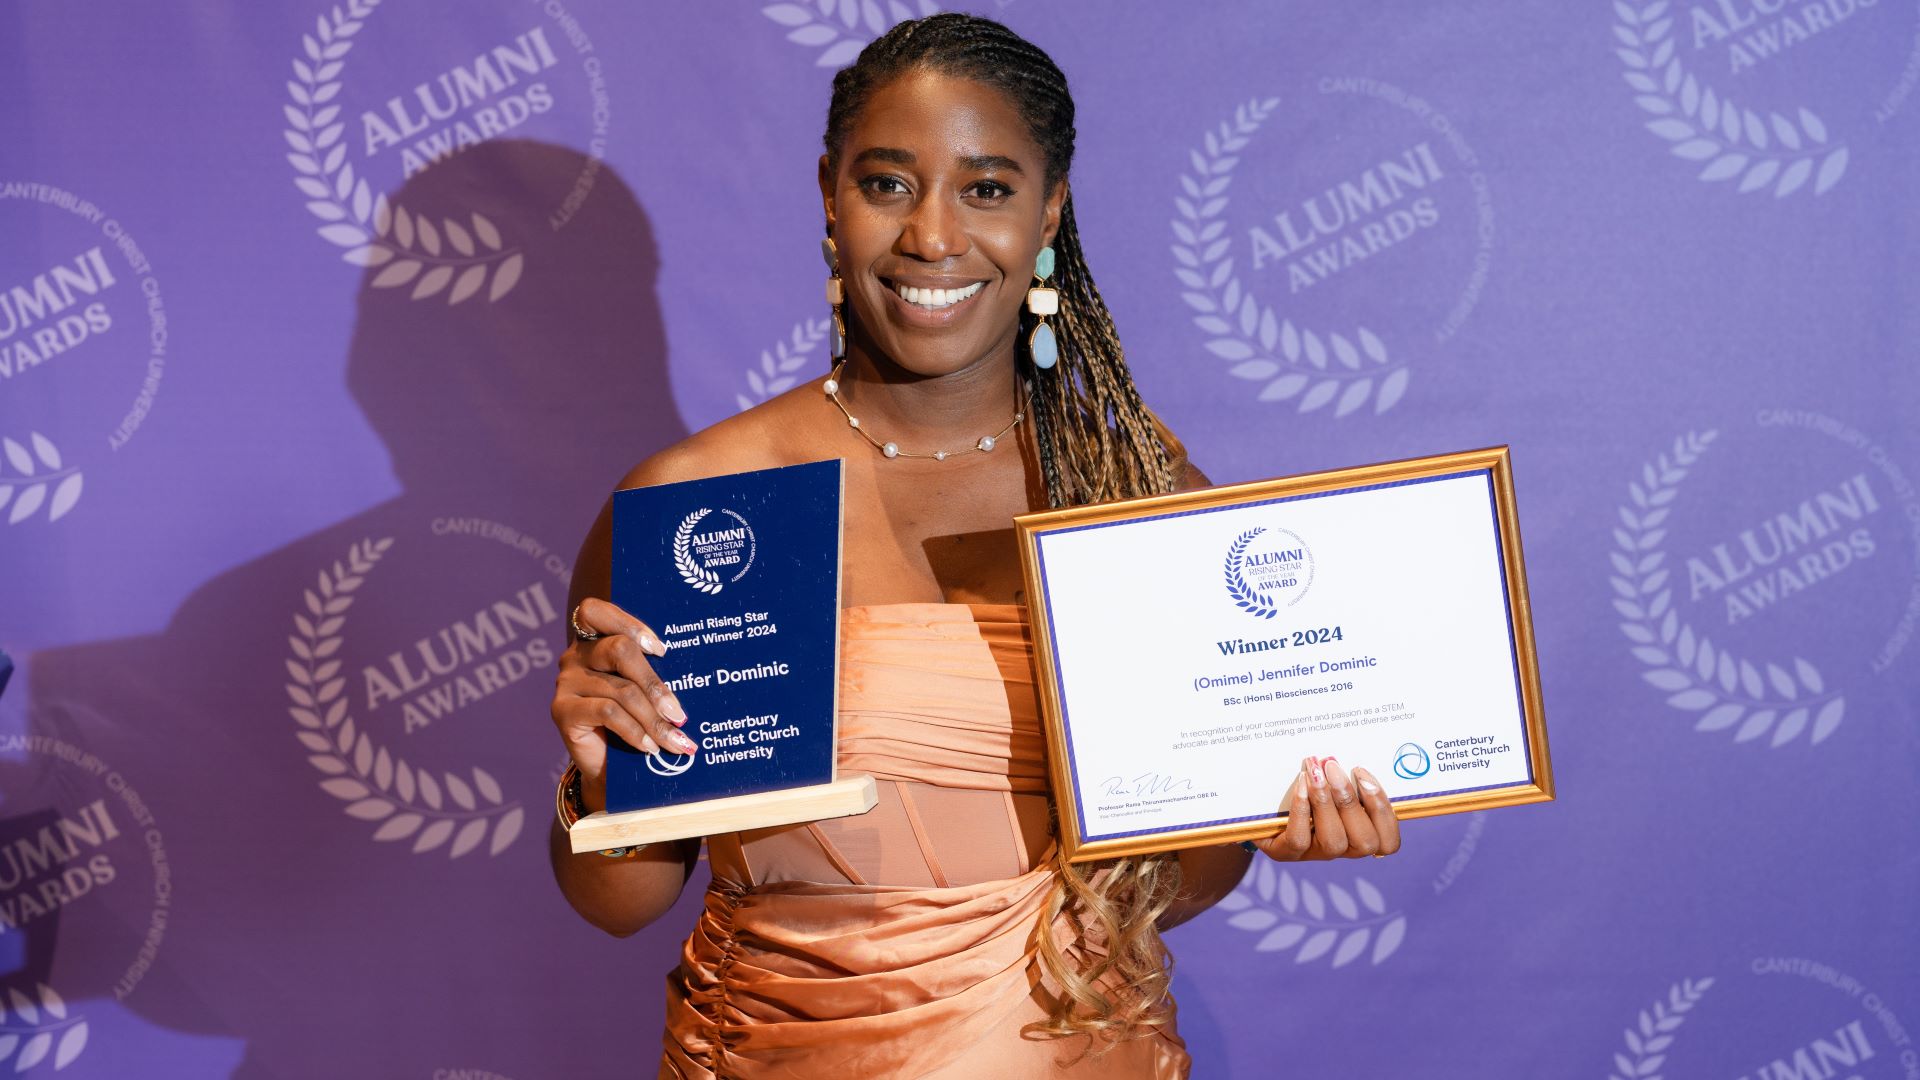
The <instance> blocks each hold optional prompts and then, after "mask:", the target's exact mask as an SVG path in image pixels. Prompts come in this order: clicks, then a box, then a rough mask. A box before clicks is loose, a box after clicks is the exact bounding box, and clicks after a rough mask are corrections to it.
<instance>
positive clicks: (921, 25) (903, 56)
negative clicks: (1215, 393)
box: [826, 13, 1175, 506]
mask: <svg viewBox="0 0 1920 1080" xmlns="http://www.w3.org/2000/svg"><path fill="white" fill-rule="evenodd" d="M922 69H930V70H933V71H938V72H941V73H943V74H948V75H954V76H957V77H961V78H966V79H971V80H973V81H975V82H979V83H983V84H985V85H987V86H991V87H993V88H994V89H996V90H999V91H1001V92H1002V93H1004V94H1006V95H1007V97H1008V98H1010V99H1011V100H1012V101H1013V103H1014V105H1015V106H1016V107H1017V108H1018V110H1019V112H1020V114H1021V115H1022V116H1023V117H1025V118H1026V121H1027V129H1028V132H1029V134H1031V135H1032V137H1033V140H1034V142H1036V143H1038V144H1039V146H1040V148H1041V150H1042V151H1043V152H1044V153H1045V154H1046V189H1047V191H1049V192H1051V191H1052V190H1053V188H1054V185H1056V184H1058V183H1060V182H1062V181H1064V180H1065V179H1066V177H1067V170H1068V168H1069V167H1070V166H1071V165H1072V164H1073V142H1074V128H1073V97H1072V95H1071V94H1069V93H1068V91H1067V77H1066V75H1064V74H1062V73H1061V71H1060V68H1059V67H1058V66H1057V65H1056V64H1054V62H1053V60H1052V59H1051V58H1049V57H1048V56H1047V54H1046V53H1044V52H1041V51H1040V50H1039V49H1038V48H1036V47H1034V46H1033V45H1032V44H1031V43H1029V42H1028V41H1027V40H1026V39H1024V38H1022V37H1020V36H1019V35H1018V34H1015V33H1014V32H1013V31H1011V30H1009V29H1007V28H1006V27H1005V26H1002V25H1000V24H999V23H997V22H994V21H993V20H991V19H983V18H979V17H977V16H973V15H961V14H954V13H947V14H940V15H933V16H929V17H928V18H925V19H915V20H911V21H908V22H903V23H900V24H899V25H897V26H895V27H894V28H893V29H892V30H889V31H888V32H887V33H886V34H885V35H884V36H882V37H881V38H880V39H879V40H877V41H875V42H873V43H872V44H870V45H868V46H867V47H866V48H865V49H863V50H862V51H861V53H860V58H859V59H858V60H856V61H855V62H854V64H853V66H852V67H849V68H845V69H843V70H841V71H840V72H839V73H837V74H835V75H834V77H833V100H832V103H831V104H830V105H829V106H828V108H827V131H826V150H827V162H828V167H829V169H831V170H835V171H837V170H838V169H839V165H840V151H841V148H842V147H843V146H844V145H845V144H846V138H847V133H848V132H849V131H850V130H851V129H852V127H853V121H854V118H855V117H857V116H858V115H859V113H860V110H861V109H862V108H864V107H865V106H866V103H867V101H868V99H869V98H870V97H872V95H873V92H874V91H875V90H878V89H879V88H880V87H882V86H884V85H886V84H887V83H890V82H892V81H893V80H894V79H896V78H898V77H899V76H901V75H903V74H906V73H907V72H909V71H913V70H922ZM1053 253H1054V277H1053V281H1052V284H1053V286H1054V287H1055V288H1057V289H1059V290H1060V314H1059V315H1057V316H1055V317H1054V319H1053V323H1052V325H1053V328H1054V335H1055V338H1056V339H1057V340H1058V342H1059V344H1060V360H1059V363H1057V364H1055V365H1054V367H1053V368H1052V369H1050V370H1047V371H1039V370H1037V369H1035V368H1034V367H1033V363H1032V359H1031V358H1030V357H1028V356H1027V355H1026V349H1025V347H1024V344H1023V345H1022V347H1021V349H1020V358H1019V365H1020V369H1021V371H1022V372H1023V373H1024V374H1026V375H1027V377H1028V378H1030V379H1032V380H1033V381H1034V386H1035V401H1034V406H1033V410H1032V412H1033V429H1034V442H1035V444H1036V445H1037V447H1038V449H1039V456H1040V469H1041V475H1042V477H1043V478H1044V479H1045V481H1046V485H1047V499H1048V501H1049V502H1050V503H1052V504H1053V505H1054V506H1074V505H1078V504H1080V503H1088V502H1105V501H1108V500H1111V499H1122V498H1127V497H1129V496H1133V495H1153V494H1158V493H1160V492H1164V491H1171V490H1173V485H1174V480H1175V476H1174V469H1173V464H1172V462H1171V461H1170V460H1169V455H1168V451H1167V447H1166V445H1165V443H1164V442H1163V441H1162V439H1161V437H1160V435H1159V433H1158V431H1157V430H1156V428H1155V425H1154V421H1153V415H1152V414H1151V413H1150V412H1148V411H1147V407H1146V405H1145V404H1144V403H1143V402H1142V401H1141V400H1140V392H1139V391H1138V390H1137V389H1135V387H1134V385H1133V376H1132V374H1131V373H1130V372H1129V371H1128V369H1127V361H1126V355H1125V353H1124V352H1123V351H1122V350H1121V348H1120V336H1119V334H1118V333H1117V332H1116V331H1115V330H1114V326H1113V316H1112V315H1111V314H1109V313H1108V311H1107V305H1106V302H1105V301H1103V300H1102V299H1101V298H1100V290H1099V288H1098V287H1097V286H1095V285H1094V283H1093V272H1092V271H1091V270H1089V269H1088V268H1087V260H1086V256H1085V254H1084V253H1083V252H1082V250H1081V248H1080V232H1079V228H1078V226H1077V225H1076V223H1075V220H1074V213H1073V195H1072V193H1071V192H1069V193H1068V195H1067V198H1066V202H1065V205H1064V206H1063V207H1062V209H1061V212H1060V228H1059V231H1058V232H1057V233H1056V234H1055V235H1054V238H1053ZM1033 321H1034V320H1033V316H1031V315H1028V314H1026V313H1025V312H1022V314H1021V317H1020V340H1021V342H1022V343H1024V342H1025V341H1026V337H1027V332H1028V331H1029V330H1031V329H1032V326H1033Z"/></svg>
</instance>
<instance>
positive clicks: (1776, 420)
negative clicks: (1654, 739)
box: [1610, 409, 1920, 747]
mask: <svg viewBox="0 0 1920 1080" xmlns="http://www.w3.org/2000/svg"><path fill="white" fill-rule="evenodd" d="M1756 477H1765V478H1767V480H1766V482H1764V483H1756V482H1755V480H1754V478H1756ZM1702 489H1704V490H1702ZM1627 497H1628V501H1627V502H1626V503H1623V504H1622V505H1621V506H1620V507H1619V508H1618V511H1617V514H1618V520H1617V521H1616V523H1615V525H1614V529H1613V541H1614V545H1613V546H1614V550H1613V552H1612V554H1611V556H1610V559H1611V562H1612V567H1613V574H1612V576H1611V578H1610V581H1611V584H1612V586H1613V591H1614V596H1613V607H1614V610H1615V611H1616V612H1617V613H1618V614H1619V615H1620V617H1621V619H1622V620H1623V621H1622V622H1621V623H1620V624H1619V625H1620V632H1621V633H1622V634H1623V635H1625V637H1626V638H1627V641H1628V645H1629V649H1630V651H1631V653H1632V655H1633V657H1634V658H1635V659H1636V660H1638V661H1640V663H1641V664H1642V665H1643V666H1644V669H1645V670H1644V671H1643V672H1642V676H1643V678H1645V679H1646V681H1647V682H1648V683H1649V684H1650V685H1651V686H1653V687H1654V688H1655V689H1656V690H1658V691H1660V692H1661V693H1662V694H1664V695H1665V696H1666V701H1667V704H1668V705H1669V706H1671V707H1672V708H1674V709H1675V710H1678V711H1679V712H1681V713H1684V714H1687V715H1689V716H1691V717H1692V718H1693V724H1694V727H1695V729H1696V730H1699V731H1706V732H1724V733H1727V734H1729V735H1731V736H1732V738H1733V739H1734V741H1736V742H1752V741H1757V740H1765V742H1766V743H1767V745H1769V746H1773V747H1778V746H1783V745H1785V744H1787V743H1789V742H1792V741H1794V740H1796V739H1798V738H1801V737H1802V736H1804V737H1805V738H1806V739H1807V740H1808V742H1809V743H1813V744H1817V743H1820V742H1822V741H1823V740H1825V739H1827V738H1828V737H1829V736H1831V735H1832V734H1833V732H1834V731H1835V729H1837V728H1838V727H1839V726H1840V723H1841V721H1842V720H1843V719H1844V718H1845V716H1846V714H1847V695H1848V694H1849V693H1852V692H1856V691H1860V690H1865V689H1867V688H1868V686H1869V685H1870V681H1871V679H1872V677H1873V676H1877V675H1879V674H1881V673H1883V672H1885V671H1887V670H1888V669H1889V668H1890V667H1892V666H1893V664H1894V663H1895V661H1896V660H1897V658H1898V657H1899V656H1900V655H1901V654H1902V653H1903V652H1905V650H1906V648H1907V646H1908V644H1909V643H1910V642H1911V640H1912V638H1913V636H1914V634H1915V632H1916V630H1920V571H1916V566H1917V565H1920V564H1917V563H1916V556H1920V499H1916V489H1915V484H1914V482H1913V480H1912V479H1911V478H1910V477H1909V476H1908V475H1907V473H1906V472H1905V470H1904V469H1902V468H1901V466H1900V465H1899V464H1897V463H1896V462H1894V461H1893V460H1892V459H1891V457H1889V455H1888V454H1887V452H1886V450H1885V449H1884V448H1882V447H1881V446H1880V445H1879V444H1878V443H1876V442H1874V441H1873V439H1872V438H1871V437H1870V436H1868V435H1867V434H1865V433H1864V432H1861V431H1859V430H1858V429H1856V428H1853V427H1851V426H1849V425H1847V424H1845V423H1843V422H1841V421H1839V420H1836V419H1834V418H1832V417H1828V416H1823V415H1821V414H1819V413H1814V412H1808V411H1805V410H1797V409H1766V410H1761V411H1760V412H1759V413H1757V414H1756V415H1755V416H1754V418H1753V421H1752V422H1751V423H1750V424H1743V425H1740V426H1739V427H1737V428H1735V429H1733V430H1731V431H1729V432H1727V433H1724V434H1723V433H1722V432H1720V431H1717V430H1701V431H1691V432H1687V433H1686V434H1683V435H1681V436H1680V437H1679V438H1677V439H1675V440H1674V443H1673V445H1672V446H1671V447H1669V448H1668V449H1666V450H1664V451H1662V452H1660V453H1658V454H1656V455H1655V456H1654V457H1653V458H1652V459H1651V460H1649V461H1647V462H1645V463H1644V464H1643V465H1642V466H1641V468H1640V470H1639V472H1638V473H1637V475H1636V476H1635V477H1634V479H1633V480H1632V481H1631V482H1629V483H1628V485H1627ZM1817 611H1847V612H1849V613H1850V616H1849V618H1848V619H1846V620H1843V621H1842V622H1840V623H1831V622H1830V624H1829V626H1828V629H1827V631H1825V632H1823V633H1821V634H1819V635H1810V634H1808V633H1806V627H1807V626H1808V625H1810V623H1809V619H1810V617H1811V614H1812V613H1814V612H1817Z"/></svg>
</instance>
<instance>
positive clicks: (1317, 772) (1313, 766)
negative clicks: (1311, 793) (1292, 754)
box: [1307, 758, 1327, 788]
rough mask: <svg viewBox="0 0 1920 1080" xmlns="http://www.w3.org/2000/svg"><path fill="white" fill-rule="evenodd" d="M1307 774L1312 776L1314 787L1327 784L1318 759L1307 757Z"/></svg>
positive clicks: (1325, 775)
mask: <svg viewBox="0 0 1920 1080" xmlns="http://www.w3.org/2000/svg"><path fill="white" fill-rule="evenodd" d="M1307 774H1308V775H1309V776H1312V777H1313V786H1314V787H1317V788H1319V787H1326V786H1327V774H1326V773H1325V772H1324V771H1322V770H1321V768H1320V759H1318V758H1308V759H1307Z"/></svg>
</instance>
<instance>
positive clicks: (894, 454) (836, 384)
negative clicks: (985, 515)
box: [820, 360, 1027, 461]
mask: <svg viewBox="0 0 1920 1080" xmlns="http://www.w3.org/2000/svg"><path fill="white" fill-rule="evenodd" d="M846 366H847V362H846V361H845V360H842V361H840V362H839V363H838V364H835V365H834V366H833V373H832V374H831V375H828V376H827V381H826V383H825V384H823V385H822V386H821V387H820V389H822V390H825V391H826V392H827V400H828V401H831V402H833V404H834V406H835V407H836V408H838V409H839V410H840V415H842V416H844V417H846V418H847V426H848V427H850V428H852V429H853V430H854V431H855V432H856V433H857V434H858V435H859V436H860V437H861V438H863V439H865V440H867V441H868V442H869V443H872V444H873V448H874V449H875V450H878V451H880V452H881V453H882V454H884V455H886V456H887V457H890V458H932V459H933V460H935V461H945V460H947V459H948V458H950V457H957V456H959V455H961V454H971V453H974V452H975V451H978V452H980V453H986V452H987V451H989V450H991V449H993V448H994V447H995V446H996V445H998V444H999V442H1000V440H1001V439H1004V438H1006V437H1007V432H1009V431H1012V430H1013V428H1014V425H1016V424H1018V423H1019V422H1020V421H1022V420H1025V419H1026V418H1027V414H1026V413H1025V412H1023V411H1021V410H1019V409H1017V408H1016V409H1015V410H1014V413H1013V419H1011V420H1009V421H1007V426H1006V427H1003V428H1001V429H1000V430H999V431H997V432H995V433H994V434H992V435H982V436H980V438H979V440H978V441H977V442H975V443H974V444H973V445H972V446H969V447H966V448H965V449H962V450H935V451H934V452H933V453H931V454H912V453H908V452H907V451H905V450H902V449H900V444H899V443H894V442H881V441H880V440H879V439H876V438H874V437H873V435H872V434H871V433H869V432H868V431H867V429H866V428H863V427H861V426H860V418H859V417H857V416H855V415H853V414H852V413H850V412H848V411H847V403H846V402H844V401H841V400H840V372H841V370H842V369H843V368H845V367H846Z"/></svg>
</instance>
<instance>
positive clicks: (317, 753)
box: [286, 537, 526, 859]
mask: <svg viewBox="0 0 1920 1080" xmlns="http://www.w3.org/2000/svg"><path fill="white" fill-rule="evenodd" d="M392 547H393V538H392V537H384V538H382V539H380V540H373V539H363V540H361V541H359V542H358V543H355V544H353V545H352V546H351V547H349V548H348V549H347V557H346V559H345V560H344V562H342V561H336V562H334V564H333V565H332V566H331V567H327V568H323V569H322V570H321V571H320V574H319V578H318V579H317V581H316V582H315V584H314V585H313V586H312V587H310V588H307V589H305V590H304V591H303V592H302V595H301V601H302V607H303V609H304V610H300V611H295V612H294V615H293V628H294V634H293V635H292V636H290V637H289V638H288V639H287V641H288V644H290V645H291V646H292V647H293V655H292V656H291V657H290V658H288V660H287V673H288V674H289V675H290V676H292V678H293V681H292V682H290V683H287V684H286V690H287V697H288V698H289V699H291V701H292V705H291V706H290V707H289V708H288V710H287V711H288V713H289V714H290V715H291V716H292V717H293V720H294V722H295V723H296V724H298V725H299V730H298V731H296V732H294V737H295V738H297V739H299V741H300V745H301V746H303V747H305V748H306V750H307V752H308V757H307V763H308V764H310V765H312V766H313V767H314V769H315V770H317V771H318V772H319V773H320V775H321V776H322V779H321V780H320V789H321V790H322V791H325V792H326V793H327V794H329V795H332V796H333V797H334V798H336V799H339V800H340V801H341V802H342V803H343V804H344V806H343V807H342V809H343V810H344V811H345V812H346V814H347V816H348V817H351V818H356V819H358V820H361V821H369V822H372V821H378V822H380V827H379V828H377V829H375V830H374V832H373V838H374V839H375V840H379V841H382V842H388V843H390V842H393V841H397V840H405V839H408V838H412V840H413V850H414V852H415V853H416V854H418V853H421V852H427V851H432V850H434V849H436V848H440V847H443V846H444V847H446V848H447V852H448V855H449V856H450V857H452V858H455V859H457V858H459V857H460V856H462V855H465V854H467V853H468V852H470V851H472V850H474V849H475V848H477V847H479V846H480V844H481V842H482V841H484V840H487V839H488V836H489V834H491V837H492V839H491V842H490V843H488V845H487V853H488V854H489V855H498V854H500V853H501V852H502V851H505V850H506V849H507V847H508V845H510V844H512V843H513V842H514V840H515V839H516V838H518V837H519V835H520V830H521V827H522V826H523V825H524V824H525V822H526V811H525V810H524V809H522V808H521V806H520V804H519V803H517V802H515V803H509V802H507V801H506V797H505V794H504V793H503V792H502V791H501V788H500V783H499V781H497V780H495V779H494V778H493V776H492V775H491V774H489V773H488V772H487V771H486V770H485V769H482V768H480V767H478V766H475V767H474V768H473V769H472V770H471V772H470V774H469V775H470V776H471V777H472V782H471V783H469V782H468V781H467V780H466V779H464V778H463V777H461V776H460V775H458V774H456V773H452V772H442V773H440V774H439V776H438V778H437V779H436V777H435V774H434V773H433V772H432V771H430V770H428V769H424V768H418V767H416V766H413V765H410V764H408V763H407V762H406V761H405V760H404V759H402V758H400V757H398V756H396V755H393V754H391V753H389V752H388V751H387V749H386V747H384V746H376V745H375V744H374V742H373V740H372V739H371V738H370V737H369V736H368V735H367V733H366V732H365V731H364V730H362V729H360V728H358V727H357V726H356V725H355V723H354V719H353V717H352V716H350V715H348V712H347V697H346V693H345V691H346V685H347V680H346V677H345V676H344V675H342V674H341V673H340V669H341V661H340V659H339V658H338V656H337V655H336V654H337V653H339V651H340V647H341V645H342V644H343V643H344V642H345V637H344V636H343V634H342V630H343V628H344V627H345V625H346V615H347V611H348V609H350V608H351V607H352V606H353V603H354V600H355V597H354V595H353V594H354V593H355V592H357V591H358V590H359V589H360V587H361V585H363V584H365V582H366V577H367V575H368V574H369V573H371V572H372V571H373V569H374V568H375V566H377V565H378V564H379V562H380V559H381V557H382V556H384V555H386V553H387V551H388V550H389V549H391V548H392Z"/></svg>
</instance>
